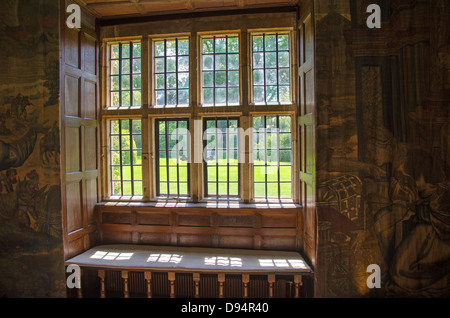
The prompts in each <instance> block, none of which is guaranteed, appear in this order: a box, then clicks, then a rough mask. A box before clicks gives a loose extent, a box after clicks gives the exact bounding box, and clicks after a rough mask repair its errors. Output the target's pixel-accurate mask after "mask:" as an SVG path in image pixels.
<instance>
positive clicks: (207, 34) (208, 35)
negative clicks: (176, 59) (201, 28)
mask: <svg viewBox="0 0 450 318" xmlns="http://www.w3.org/2000/svg"><path fill="white" fill-rule="evenodd" d="M217 37H219V38H223V37H225V38H226V39H227V41H228V38H234V37H237V39H238V48H239V51H238V52H237V53H234V52H231V53H229V52H228V46H227V48H226V52H225V53H216V52H213V53H211V54H203V40H204V39H205V38H213V39H215V38H217ZM198 43H199V44H198V52H197V54H198V56H199V58H198V68H199V80H198V83H197V84H198V87H199V106H200V107H211V108H218V107H234V106H242V105H243V102H242V66H243V64H242V52H241V50H242V45H241V43H242V41H241V31H240V30H236V31H229V32H219V33H217V32H201V33H199V34H198ZM214 48H215V43H214ZM216 54H224V55H225V56H226V57H227V58H226V60H227V63H226V64H227V67H226V69H225V72H226V73H227V76H226V83H225V89H226V90H227V92H226V101H225V104H224V105H216V103H215V98H214V97H215V95H216V93H215V89H216V85H215V84H216V78H215V72H216V66H215V61H216V59H215V57H216ZM229 54H237V55H238V59H239V67H238V70H237V72H238V74H239V84H238V94H239V96H238V102H237V103H236V104H229V101H228V88H229V86H228V72H230V70H229V69H228V55H229ZM203 55H213V56H214V58H213V64H214V65H213V70H207V71H212V72H213V73H214V78H213V83H214V85H213V87H212V89H213V90H214V92H213V96H214V97H213V104H205V98H204V91H203V89H204V86H203V85H204V77H203V76H204V73H205V71H204V70H203ZM231 71H236V70H231ZM207 88H211V87H207ZM219 88H220V87H219ZM232 88H236V87H232Z"/></svg>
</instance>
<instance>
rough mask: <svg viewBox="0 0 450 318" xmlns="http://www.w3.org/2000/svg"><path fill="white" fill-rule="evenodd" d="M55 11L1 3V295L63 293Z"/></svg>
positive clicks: (13, 0)
mask: <svg viewBox="0 0 450 318" xmlns="http://www.w3.org/2000/svg"><path fill="white" fill-rule="evenodd" d="M59 9H60V6H59V1H54V0H38V1H36V0H20V1H18V0H7V1H1V2H0V16H1V19H0V21H1V22H0V42H1V50H0V61H1V63H0V65H1V66H0V68H1V71H0V73H1V76H0V296H6V297H61V296H64V295H65V278H64V265H63V247H62V235H61V189H60V166H59V99H58V94H59V14H60V13H59Z"/></svg>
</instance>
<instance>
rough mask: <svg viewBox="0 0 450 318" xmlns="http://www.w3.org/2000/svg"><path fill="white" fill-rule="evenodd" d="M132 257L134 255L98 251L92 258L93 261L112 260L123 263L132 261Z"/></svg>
mask: <svg viewBox="0 0 450 318" xmlns="http://www.w3.org/2000/svg"><path fill="white" fill-rule="evenodd" d="M131 256H133V253H119V252H104V251H97V252H95V254H94V255H92V256H91V257H90V258H92V259H103V260H110V261H112V260H117V261H123V260H128V259H130V258H131Z"/></svg>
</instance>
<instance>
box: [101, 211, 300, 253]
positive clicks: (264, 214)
mask: <svg viewBox="0 0 450 318" xmlns="http://www.w3.org/2000/svg"><path fill="white" fill-rule="evenodd" d="M96 213H97V220H98V226H99V228H98V229H99V233H100V236H101V239H100V241H101V243H102V244H110V243H135V244H150V245H172V246H176V245H180V246H200V247H222V248H248V249H265V250H270V249H272V250H292V251H295V250H298V246H297V242H298V236H299V235H301V230H300V229H299V228H298V226H297V218H301V217H302V216H301V209H300V208H296V207H294V208H270V209H256V208H242V209H235V208H231V209H228V208H219V209H217V208H194V207H192V208H191V207H188V208H158V207H149V206H139V207H132V208H131V207H126V206H125V207H124V206H120V205H107V204H100V205H97V207H96Z"/></svg>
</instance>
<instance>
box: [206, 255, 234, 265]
mask: <svg viewBox="0 0 450 318" xmlns="http://www.w3.org/2000/svg"><path fill="white" fill-rule="evenodd" d="M203 263H204V265H209V266H230V267H242V259H241V258H240V257H227V256H211V257H205V258H204V262H203Z"/></svg>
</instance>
